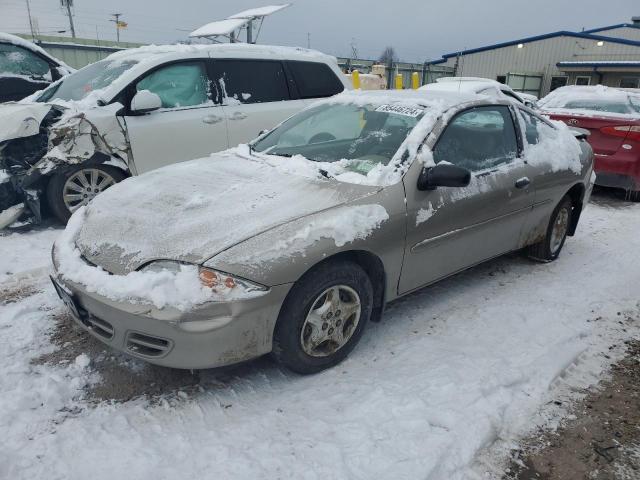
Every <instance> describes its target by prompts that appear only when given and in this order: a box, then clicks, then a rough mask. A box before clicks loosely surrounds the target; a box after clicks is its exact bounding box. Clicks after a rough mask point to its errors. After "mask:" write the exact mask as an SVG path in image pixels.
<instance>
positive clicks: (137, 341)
mask: <svg viewBox="0 0 640 480" xmlns="http://www.w3.org/2000/svg"><path fill="white" fill-rule="evenodd" d="M126 344H127V350H129V351H130V352H131V353H135V354H136V355H142V356H144V357H162V356H164V355H166V354H167V353H169V350H171V341H169V340H166V339H164V338H159V337H152V336H151V335H143V334H142V333H136V332H131V333H129V334H128V335H127V342H126Z"/></svg>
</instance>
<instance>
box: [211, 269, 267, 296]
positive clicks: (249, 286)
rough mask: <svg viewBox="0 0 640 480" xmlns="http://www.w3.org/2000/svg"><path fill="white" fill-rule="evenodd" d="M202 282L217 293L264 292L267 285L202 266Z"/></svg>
mask: <svg viewBox="0 0 640 480" xmlns="http://www.w3.org/2000/svg"><path fill="white" fill-rule="evenodd" d="M199 273H200V274H199V276H200V283H202V285H203V286H205V287H207V288H210V289H211V290H213V291H214V292H216V293H221V294H228V293H231V294H233V293H236V292H238V293H250V292H264V291H266V290H267V287H265V286H263V285H259V284H257V283H253V282H250V281H249V280H245V279H243V278H238V277H234V276H233V275H229V274H228V273H223V272H219V271H217V270H213V269H211V268H205V267H200V272H199Z"/></svg>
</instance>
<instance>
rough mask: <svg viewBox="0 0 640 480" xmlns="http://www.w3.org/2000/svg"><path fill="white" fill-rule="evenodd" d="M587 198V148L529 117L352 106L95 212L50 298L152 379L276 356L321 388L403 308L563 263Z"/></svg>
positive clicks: (185, 167)
mask: <svg viewBox="0 0 640 480" xmlns="http://www.w3.org/2000/svg"><path fill="white" fill-rule="evenodd" d="M593 181H594V175H593V154H592V151H591V149H590V147H589V145H588V143H587V142H586V141H585V137H584V132H573V131H571V130H569V128H568V127H566V126H564V125H559V124H556V123H554V122H551V121H549V120H548V119H546V118H544V117H541V116H539V115H538V114H537V113H535V112H534V111H532V110H530V109H528V108H527V107H525V106H523V105H522V104H517V103H515V102H511V101H509V100H505V99H499V98H495V99H493V98H490V97H487V96H484V97H483V96H478V95H472V94H462V93H455V92H454V93H449V92H429V91H424V92H423V91H419V92H409V91H404V92H403V91H393V92H350V93H345V94H341V95H339V96H336V97H333V98H331V99H328V100H326V101H322V102H319V103H318V104H315V105H314V106H312V107H311V108H309V109H307V110H304V111H302V112H300V113H299V114H297V115H294V116H293V117H291V118H289V119H288V120H286V121H285V122H283V123H282V124H280V125H279V126H278V127H276V128H275V129H273V130H271V131H270V132H266V133H263V134H262V135H261V136H260V137H259V138H258V139H256V140H255V141H253V142H252V143H251V144H250V145H244V146H242V145H241V146H239V147H237V148H235V149H232V150H227V151H224V152H221V153H218V154H214V155H212V156H210V157H208V158H203V159H199V160H193V161H189V162H183V163H179V164H176V165H172V166H169V167H165V168H162V169H159V170H156V171H153V172H149V173H147V174H145V175H142V176H139V177H135V178H131V179H128V180H125V181H124V182H122V183H120V184H118V185H115V186H113V187H111V188H110V189H109V190H107V191H106V192H105V193H102V194H100V195H98V196H97V197H96V198H95V199H94V200H93V201H92V202H91V203H90V204H89V205H88V206H87V207H83V208H82V209H80V210H78V211H77V212H76V213H75V214H74V216H73V217H72V219H71V220H70V222H69V225H68V226H67V229H66V230H65V232H64V234H63V235H62V237H61V238H60V239H59V240H58V241H57V242H56V244H55V245H54V248H53V252H52V256H53V265H54V273H53V275H52V280H53V283H54V286H55V288H56V290H57V292H58V294H59V295H60V297H61V298H62V300H63V301H64V302H65V304H66V305H67V306H68V307H69V310H70V312H71V314H72V316H73V317H74V318H75V320H76V321H77V322H78V323H79V324H80V325H81V326H82V327H83V328H85V329H87V330H88V331H89V332H90V333H91V334H92V335H94V336H95V337H96V338H98V339H99V340H101V341H103V342H105V343H106V344H108V345H110V346H111V347H113V348H115V349H118V350H121V351H124V352H126V353H128V354H131V355H133V356H136V357H139V358H143V359H145V360H147V361H149V362H151V363H155V364H158V365H164V366H168V367H175V368H189V369H200V368H209V367H217V366H223V365H229V364H233V363H237V362H241V361H245V360H249V359H252V358H256V357H258V356H261V355H264V354H267V353H269V352H271V353H272V355H273V356H274V357H275V359H276V360H277V361H279V362H281V363H282V364H284V365H285V366H287V367H288V368H290V369H291V370H294V371H296V372H300V373H313V372H318V371H320V370H322V369H325V368H328V367H330V366H333V365H335V364H337V363H338V362H340V361H342V360H343V359H344V358H345V357H346V356H347V355H348V354H349V352H351V350H352V349H353V348H354V347H355V345H356V344H357V342H358V341H359V340H360V338H361V336H362V334H363V332H364V329H365V327H366V325H367V322H369V321H376V320H378V319H379V318H380V316H381V315H382V312H383V310H384V308H385V305H386V304H387V303H389V302H390V301H392V300H394V299H396V298H398V297H401V296H403V295H407V294H409V293H411V292H413V291H415V290H417V289H419V288H422V287H424V286H426V285H430V284H432V283H434V282H437V281H439V280H441V279H443V278H445V277H448V276H450V275H453V274H455V273H457V272H460V271H461V270H464V269H467V268H469V267H471V266H473V265H476V264H478V263H480V262H483V261H486V260H488V259H491V258H494V257H497V256H499V255H503V254H505V253H508V252H513V251H516V250H523V251H524V252H526V253H527V254H528V255H529V256H530V257H532V258H534V259H537V260H540V261H545V262H548V261H553V260H555V259H556V258H557V257H558V255H559V254H560V251H561V249H562V247H563V245H564V243H565V239H566V237H567V236H572V235H573V234H574V233H575V232H576V228H577V225H578V220H579V218H580V213H581V211H582V209H583V208H584V206H585V205H586V204H587V202H588V199H589V195H590V193H591V189H592V186H593Z"/></svg>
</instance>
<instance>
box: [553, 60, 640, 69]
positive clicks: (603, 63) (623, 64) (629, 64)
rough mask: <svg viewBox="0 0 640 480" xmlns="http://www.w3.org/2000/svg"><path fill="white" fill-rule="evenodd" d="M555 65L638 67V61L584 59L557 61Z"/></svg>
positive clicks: (639, 62)
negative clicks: (579, 60)
mask: <svg viewBox="0 0 640 480" xmlns="http://www.w3.org/2000/svg"><path fill="white" fill-rule="evenodd" d="M556 66H557V67H589V68H594V69H595V68H598V67H625V68H640V61H634V60H629V61H626V62H625V61H624V60H620V61H615V62H612V61H606V60H603V61H601V62H599V61H597V60H594V61H584V62H558V63H556Z"/></svg>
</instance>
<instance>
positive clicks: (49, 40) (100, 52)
mask: <svg viewBox="0 0 640 480" xmlns="http://www.w3.org/2000/svg"><path fill="white" fill-rule="evenodd" d="M18 36H19V37H22V38H24V39H25V40H29V41H30V42H34V43H35V44H37V45H39V46H40V47H42V48H44V49H45V50H46V51H47V53H49V55H51V56H53V57H55V58H58V59H60V60H62V61H63V62H64V63H66V64H67V65H69V66H71V67H73V68H82V67H84V66H85V65H89V64H90V63H93V62H97V61H98V60H102V59H103V58H105V57H106V56H108V55H111V54H112V53H113V52H117V51H118V50H124V49H125V48H134V47H140V46H142V45H143V44H141V43H130V42H110V41H106V40H92V39H87V38H70V37H52V36H46V35H39V36H38V38H36V39H34V38H32V37H31V35H26V34H22V35H21V34H18Z"/></svg>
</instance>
